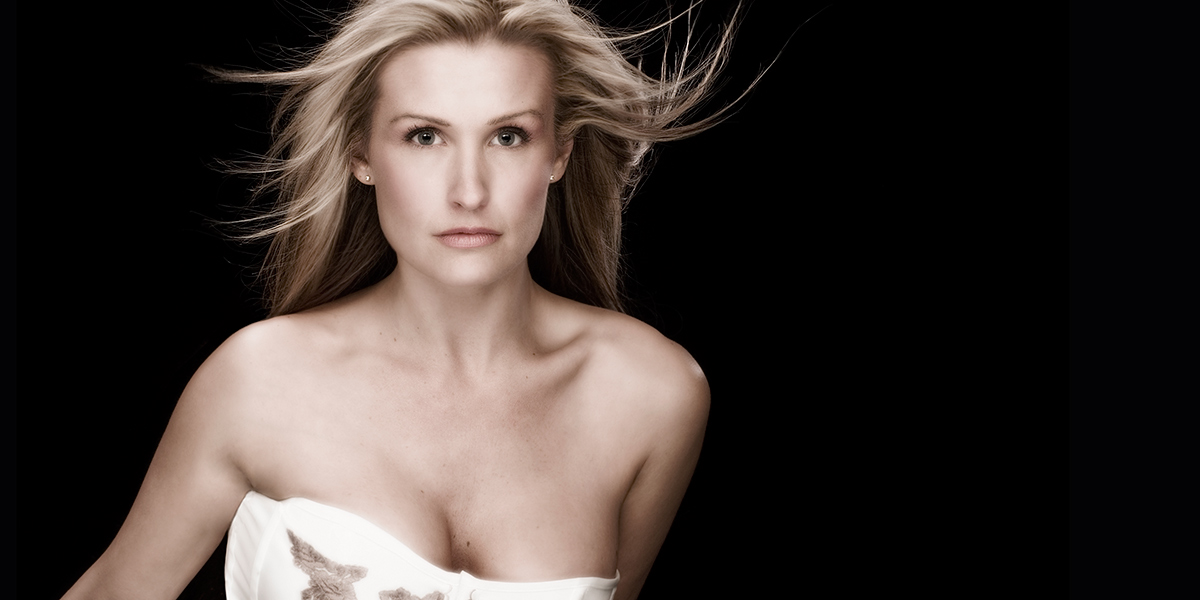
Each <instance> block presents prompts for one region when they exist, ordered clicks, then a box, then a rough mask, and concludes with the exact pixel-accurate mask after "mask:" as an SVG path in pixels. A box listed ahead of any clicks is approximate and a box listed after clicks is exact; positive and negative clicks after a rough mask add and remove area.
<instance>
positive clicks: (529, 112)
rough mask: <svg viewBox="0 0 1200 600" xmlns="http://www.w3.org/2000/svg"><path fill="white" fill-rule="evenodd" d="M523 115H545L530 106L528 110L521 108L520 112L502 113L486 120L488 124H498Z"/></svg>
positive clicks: (541, 116)
mask: <svg viewBox="0 0 1200 600" xmlns="http://www.w3.org/2000/svg"><path fill="white" fill-rule="evenodd" d="M525 115H533V116H535V117H537V118H538V119H541V118H543V117H544V116H545V115H544V114H542V111H540V110H537V109H534V108H531V109H529V110H523V111H521V112H516V113H513V114H511V115H504V116H503V117H496V118H495V119H492V120H491V121H488V125H499V124H500V123H501V122H503V121H511V120H512V119H515V118H517V117H522V116H525Z"/></svg>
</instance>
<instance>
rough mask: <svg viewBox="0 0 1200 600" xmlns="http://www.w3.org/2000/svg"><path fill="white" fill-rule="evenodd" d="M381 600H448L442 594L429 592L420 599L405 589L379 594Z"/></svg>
mask: <svg viewBox="0 0 1200 600" xmlns="http://www.w3.org/2000/svg"><path fill="white" fill-rule="evenodd" d="M379 600H446V595H445V594H443V593H441V592H429V593H428V594H425V595H424V596H422V597H420V598H418V597H417V595H416V594H414V593H412V592H410V591H408V590H406V589H404V588H396V589H394V590H392V591H390V592H379Z"/></svg>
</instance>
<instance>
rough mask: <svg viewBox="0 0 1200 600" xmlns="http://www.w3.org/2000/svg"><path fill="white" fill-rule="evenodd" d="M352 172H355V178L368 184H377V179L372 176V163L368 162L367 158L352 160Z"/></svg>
mask: <svg viewBox="0 0 1200 600" xmlns="http://www.w3.org/2000/svg"><path fill="white" fill-rule="evenodd" d="M350 172H351V173H353V174H354V178H355V179H357V180H359V181H360V182H362V183H364V184H366V185H375V181H374V180H373V179H372V178H371V165H370V164H368V163H367V159H366V158H353V159H351V160H350Z"/></svg>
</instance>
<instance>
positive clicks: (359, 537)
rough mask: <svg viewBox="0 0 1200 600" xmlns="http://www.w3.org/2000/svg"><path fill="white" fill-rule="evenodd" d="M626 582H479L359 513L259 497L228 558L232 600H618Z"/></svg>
mask: <svg viewBox="0 0 1200 600" xmlns="http://www.w3.org/2000/svg"><path fill="white" fill-rule="evenodd" d="M619 579H620V575H619V574H618V576H617V577H615V578H613V579H604V578H601V577H576V578H573V579H561V580H558V581H542V582H535V583H513V582H502V581H487V580H483V579H477V578H475V577H472V576H471V575H470V574H468V573H466V572H461V573H452V572H450V571H445V570H443V569H441V568H439V567H437V566H436V565H433V564H431V563H430V562H429V561H427V560H425V559H423V558H421V557H420V556H418V555H417V553H416V552H413V551H412V550H410V549H409V548H408V546H405V545H404V544H403V543H401V542H400V540H397V539H396V538H394V537H392V536H391V535H389V534H388V533H387V532H385V531H383V530H382V529H380V528H379V527H377V526H375V525H374V524H372V523H371V522H370V521H367V520H366V519H363V518H362V517H359V516H358V515H355V514H352V513H349V512H346V511H344V510H341V509H339V508H334V507H332V506H326V505H324V504H321V503H318V502H313V501H312V500H307V499H305V498H289V499H287V500H282V501H279V500H273V499H271V498H268V497H266V496H264V495H262V494H259V493H256V492H250V493H248V494H246V497H245V498H243V499H242V504H241V506H239V507H238V511H237V514H236V515H235V516H234V518H233V523H232V524H231V525H230V526H229V541H228V544H227V546H226V553H225V594H226V596H227V597H228V600H376V599H377V598H378V599H379V600H515V599H517V598H522V599H525V600H612V596H613V593H614V592H615V591H616V589H617V581H618V580H619Z"/></svg>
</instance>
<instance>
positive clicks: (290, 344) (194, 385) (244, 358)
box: [184, 314, 336, 407]
mask: <svg viewBox="0 0 1200 600" xmlns="http://www.w3.org/2000/svg"><path fill="white" fill-rule="evenodd" d="M335 337H336V336H335V334H334V332H333V331H332V330H331V328H330V327H329V324H328V319H327V318H322V316H320V315H309V314H299V315H285V316H282V317H275V318H272V319H268V320H265V321H260V322H258V323H254V324H251V325H248V326H246V327H244V328H243V329H241V330H239V331H238V332H237V333H235V334H233V335H232V336H230V337H229V339H227V340H225V342H224V343H223V344H221V346H220V347H219V348H217V350H216V351H215V352H213V354H212V355H211V356H209V358H208V359H207V360H206V361H204V364H203V365H201V367H200V369H199V370H197V372H196V375H195V376H194V377H193V378H192V381H191V382H190V383H189V384H188V389H187V390H186V391H185V392H184V399H189V398H191V397H200V398H203V399H204V401H205V402H215V403H225V404H237V405H240V406H242V407H246V406H247V405H248V404H254V403H261V402H264V401H269V400H270V399H271V398H274V397H278V396H279V395H281V393H286V391H287V390H288V389H289V388H290V387H293V386H294V385H295V382H296V377H297V376H298V375H300V374H303V373H305V372H311V369H310V367H311V366H312V365H313V364H319V363H320V362H321V356H320V355H319V350H320V349H322V348H325V349H332V348H333V347H334V346H335V345H334V344H331V343H329V342H330V341H331V340H332V339H334V338H335Z"/></svg>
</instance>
